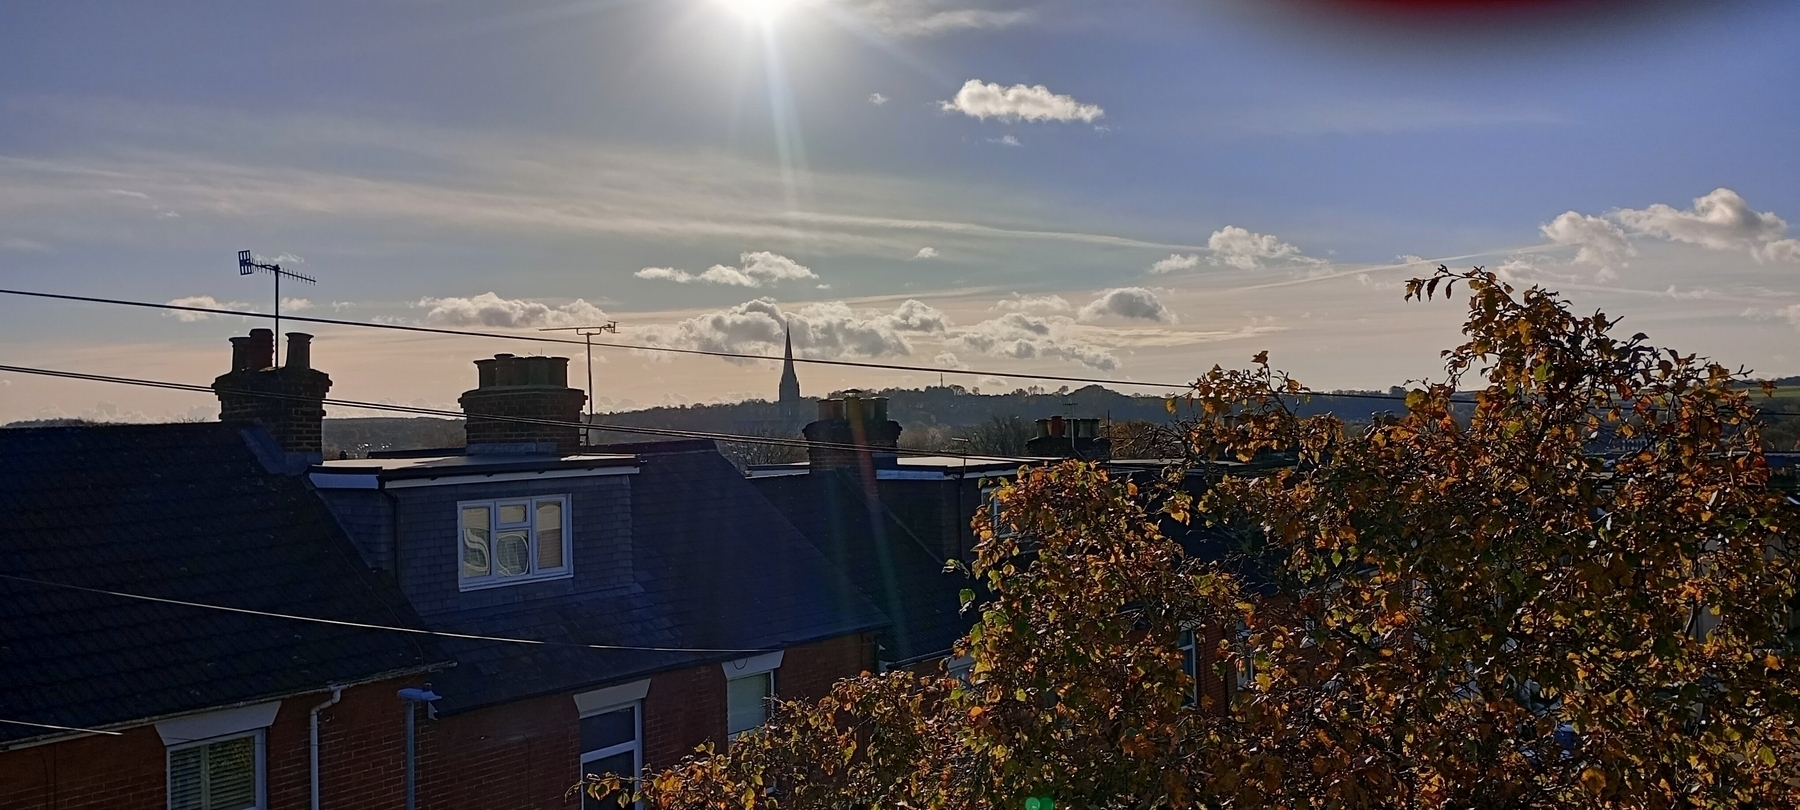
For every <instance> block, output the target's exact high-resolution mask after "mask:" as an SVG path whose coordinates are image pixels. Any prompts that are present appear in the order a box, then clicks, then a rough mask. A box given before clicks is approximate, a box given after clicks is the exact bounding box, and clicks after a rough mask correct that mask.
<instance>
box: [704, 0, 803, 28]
mask: <svg viewBox="0 0 1800 810" xmlns="http://www.w3.org/2000/svg"><path fill="white" fill-rule="evenodd" d="M719 2H720V3H721V4H723V5H724V6H725V7H726V8H728V9H730V10H731V11H732V12H733V13H735V14H737V15H738V16H740V17H743V18H744V19H746V20H751V21H753V22H761V23H767V22H773V21H774V20H775V18H777V17H779V16H781V14H782V12H784V11H786V10H788V9H789V8H791V7H793V6H794V5H795V2H796V0H719Z"/></svg>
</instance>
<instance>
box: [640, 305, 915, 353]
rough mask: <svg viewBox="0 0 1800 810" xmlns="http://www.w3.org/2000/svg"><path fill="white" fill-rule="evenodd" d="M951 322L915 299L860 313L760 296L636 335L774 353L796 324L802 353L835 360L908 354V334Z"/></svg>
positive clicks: (682, 344) (666, 342)
mask: <svg viewBox="0 0 1800 810" xmlns="http://www.w3.org/2000/svg"><path fill="white" fill-rule="evenodd" d="M949 324H950V321H949V319H948V317H946V316H945V315H944V313H943V312H941V311H939V310H938V309H936V308H934V307H932V306H930V305H927V304H925V303H922V302H920V301H916V300H912V299H908V300H906V301H904V302H902V303H901V304H900V305H899V306H898V307H895V308H894V309H893V310H891V311H887V312H882V311H874V310H870V311H861V312H859V311H856V310H854V309H852V308H851V307H850V305H848V304H845V303H843V302H841V301H830V302H822V303H816V304H807V305H805V306H803V307H800V308H798V309H791V310H784V309H783V308H782V307H781V305H780V304H778V303H776V302H775V300H774V299H772V298H758V299H755V300H752V301H746V302H744V303H742V304H738V305H737V306H734V307H731V308H730V309H726V310H722V311H719V312H709V313H706V314H703V315H697V316H695V317H692V318H688V319H686V320H683V321H678V322H676V323H673V324H656V325H650V326H645V327H642V328H640V329H638V330H637V332H636V334H638V335H640V336H642V338H643V339H644V340H646V341H647V342H649V343H652V344H654V345H658V346H670V347H675V348H684V349H701V350H704V351H717V352H745V353H756V352H770V353H772V352H773V351H774V350H775V349H776V348H778V347H779V346H780V345H781V341H782V338H783V336H784V334H785V333H786V330H787V329H788V327H790V326H791V327H792V328H793V335H794V349H795V350H796V351H797V352H800V353H802V354H804V355H806V356H808V357H813V358H818V359H833V358H839V357H895V356H904V355H908V354H911V353H912V344H911V342H910V341H909V340H908V337H907V336H908V335H930V334H942V333H943V332H944V331H945V330H946V329H947V328H948V327H949Z"/></svg>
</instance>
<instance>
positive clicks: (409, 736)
mask: <svg viewBox="0 0 1800 810" xmlns="http://www.w3.org/2000/svg"><path fill="white" fill-rule="evenodd" d="M400 699H401V700H402V701H405V702H406V810H418V806H419V805H418V776H417V774H418V768H417V756H416V755H415V754H414V747H413V727H414V726H413V724H414V721H413V717H414V715H417V714H418V713H419V705H418V704H420V703H423V704H425V706H426V707H427V708H430V706H431V702H432V701H434V700H437V699H438V694H437V693H436V692H433V691H431V684H425V688H424V689H417V688H407V689H402V690H400ZM432 716H433V717H434V718H435V717H436V714H435V712H434V713H433V715H432Z"/></svg>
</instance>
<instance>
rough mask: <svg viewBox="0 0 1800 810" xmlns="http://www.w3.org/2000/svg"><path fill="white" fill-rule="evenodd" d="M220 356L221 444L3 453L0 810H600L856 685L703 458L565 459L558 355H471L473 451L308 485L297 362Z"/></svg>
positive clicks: (17, 434) (216, 437)
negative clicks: (784, 701)
mask: <svg viewBox="0 0 1800 810" xmlns="http://www.w3.org/2000/svg"><path fill="white" fill-rule="evenodd" d="M233 344H234V357H233V367H232V371H231V372H230V373H228V374H226V375H224V376H222V377H220V378H219V380H218V381H217V382H216V383H215V386H214V387H215V390H216V391H218V393H219V397H220V400H221V403H222V411H223V413H224V414H225V415H226V416H227V417H229V418H231V419H233V420H235V421H233V422H230V423H223V424H198V425H154V426H118V427H114V426H103V427H74V428H45V429H31V430H20V431H0V457H4V458H6V459H7V462H8V463H7V464H6V465H4V466H5V467H6V469H5V470H3V471H0V520H3V521H5V522H6V523H7V525H9V526H24V527H26V529H27V530H24V531H12V530H9V531H7V532H0V552H5V553H4V554H3V555H0V557H4V558H5V560H6V562H4V563H0V575H6V576H11V577H15V578H14V579H4V578H0V721H7V722H0V810H12V808H25V807H33V808H35V807H59V808H61V807H83V806H96V807H99V806H104V807H106V808H109V810H117V808H157V807H169V808H182V810H188V808H193V809H194V810H227V809H228V808H229V809H231V810H237V809H239V808H294V809H295V810H298V808H304V807H309V806H310V807H315V808H317V807H327V808H331V807H344V808H350V807H355V808H396V810H397V809H398V808H402V807H406V806H408V800H409V793H410V798H411V800H412V801H413V802H414V803H415V804H416V806H417V807H420V808H462V807H468V808H493V807H508V808H515V807H516V808H551V807H570V808H572V807H579V806H583V805H584V804H586V805H590V806H592V805H596V804H597V803H594V802H592V801H591V800H583V799H582V798H581V797H579V796H575V795H571V794H570V792H569V790H570V788H571V787H572V786H573V785H575V784H576V783H577V781H579V779H580V777H581V774H582V773H583V772H594V773H598V772H601V771H605V770H631V771H636V770H637V769H638V768H642V767H659V766H663V765H668V764H672V763H674V762H675V761H677V760H679V759H680V758H681V757H682V756H684V755H686V754H687V753H689V752H690V751H692V750H693V748H694V747H695V746H696V745H699V744H700V743H702V742H708V741H711V742H714V743H717V744H720V745H726V744H728V742H729V739H730V737H731V735H733V734H735V733H738V732H741V731H745V730H749V729H753V728H755V727H756V726H758V725H760V724H761V722H762V720H763V718H764V716H765V712H766V706H767V699H768V698H769V697H781V698H789V697H813V696H817V695H820V694H823V693H824V692H825V691H826V690H827V689H828V688H829V685H830V684H831V683H832V682H833V681H835V680H836V679H838V678H841V677H845V676H849V675H854V674H856V673H858V672H861V671H864V670H866V669H871V668H873V667H874V666H875V664H876V659H875V643H874V639H875V635H876V633H877V632H879V631H880V630H881V629H882V628H883V627H885V626H886V625H887V623H888V618H887V616H886V615H884V614H883V613H882V612H881V611H880V610H878V609H877V608H876V607H875V605H874V604H873V603H872V602H871V601H870V600H869V599H868V598H867V596H865V595H864V594H863V592H862V591H860V590H859V589H858V588H857V586H856V584H855V582H854V581H852V580H851V579H850V578H849V577H848V576H846V575H845V574H844V573H843V572H842V571H841V570H840V569H839V568H838V567H837V566H835V565H833V564H832V563H831V562H830V561H829V560H827V559H826V557H825V556H824V555H823V554H821V553H820V552H819V551H818V550H817V549H816V548H815V547H814V546H813V545H812V544H811V543H809V542H808V541H807V540H806V538H805V537H804V536H803V535H802V534H801V533H800V532H799V531H798V530H796V529H795V528H794V526H793V525H792V524H791V523H790V522H789V521H788V520H787V519H786V518H785V517H784V516H783V515H782V513H781V512H780V511H779V510H777V509H776V508H775V507H774V506H773V505H771V504H770V503H769V502H768V500H767V499H766V498H764V497H763V496H762V495H761V494H760V493H758V492H757V491H756V489H755V488H754V487H752V486H751V485H750V483H749V482H747V481H745V480H744V479H743V478H742V476H740V475H739V474H738V472H737V471H736V469H735V468H733V467H732V466H731V465H730V463H729V462H727V461H726V460H725V459H724V458H723V457H722V456H720V455H719V454H718V452H717V450H716V449H715V448H714V446H713V445H712V444H711V443H710V442H678V443H663V444H654V445H632V446H623V447H610V448H606V452H604V453H600V452H584V451H583V449H582V448H581V447H579V446H578V440H579V436H578V431H577V430H576V429H575V428H574V427H573V425H574V423H575V422H576V420H577V419H578V418H579V413H580V408H581V405H582V403H583V399H582V394H581V392H579V391H576V390H574V389H570V388H568V386H567V381H566V360H563V359H562V358H513V357H511V356H507V355H502V356H499V357H496V358H495V359H493V360H485V361H481V362H480V363H478V368H479V371H480V374H479V375H478V380H479V384H478V386H477V388H476V389H475V390H472V391H470V392H469V393H468V394H465V396H464V400H463V402H464V407H465V409H466V410H467V412H468V414H469V417H470V418H469V420H468V427H469V438H470V445H469V446H468V447H466V448H458V449H454V450H444V451H433V452H426V453H408V454H398V455H397V456H396V457H389V458H375V459H361V460H346V461H332V462H321V461H320V460H319V458H318V451H319V421H318V420H319V419H321V418H322V416H323V408H322V405H321V403H320V402H319V400H321V399H322V398H323V397H324V396H325V391H326V390H327V389H328V388H329V385H330V382H329V378H326V377H325V376H324V375H323V374H322V373H320V372H317V371H315V370H313V369H311V368H310V362H309V360H310V352H309V348H310V344H309V343H308V340H307V338H306V337H305V336H295V337H294V342H293V343H291V344H290V352H289V362H288V365H287V366H285V367H279V368H278V367H275V366H274V362H273V361H274V356H273V339H272V336H271V335H269V333H268V332H267V330H254V331H253V332H252V335H251V337H249V338H238V339H234V341H233ZM68 586H77V587H78V588H87V589H95V590H76V589H72V588H70V587H68ZM101 591H104V592H101ZM119 594H133V595H138V596H149V597H156V598H160V599H165V600H175V601H174V602H146V601H144V600H142V599H133V598H129V597H127V596H120V595H119ZM206 606H212V607H206ZM219 607H225V608H236V609H239V611H245V610H248V611H260V612H262V613H261V614H252V613H245V612H233V611H227V610H220V609H218V608H219ZM265 614H288V615H298V616H308V617H317V618H328V619H336V620H343V621H349V622H355V623H357V624H359V625H375V626H382V627H398V628H404V629H420V630H427V631H430V632H431V633H432V635H421V634H414V633H405V632H396V631H393V630H381V629H370V628H368V627H347V626H341V625H327V624H319V623H314V622H304V621H296V620H294V619H291V618H280V617H277V616H271V615H265ZM315 718H317V722H316V727H317V729H318V731H317V744H316V746H315V744H314V742H313V728H314V727H315V722H314V719H315ZM55 727H62V728H55ZM409 727H410V729H411V741H410V745H409V740H408V729H409ZM315 751H316V752H317V764H316V766H315V765H314V758H313V755H314V752H315ZM409 762H410V763H411V768H410V774H409V768H408V763H409ZM315 782H316V784H317V790H316V791H315V790H314V787H313V785H314V784H315Z"/></svg>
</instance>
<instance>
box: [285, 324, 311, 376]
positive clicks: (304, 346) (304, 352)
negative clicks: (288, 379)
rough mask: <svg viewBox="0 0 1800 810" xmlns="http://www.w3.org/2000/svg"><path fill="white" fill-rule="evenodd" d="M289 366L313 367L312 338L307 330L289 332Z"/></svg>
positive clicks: (297, 367) (299, 367) (293, 367)
mask: <svg viewBox="0 0 1800 810" xmlns="http://www.w3.org/2000/svg"><path fill="white" fill-rule="evenodd" d="M287 338H288V356H287V367H288V368H292V369H308V368H312V339H313V336H312V335H309V334H306V333H305V332H289V333H287Z"/></svg>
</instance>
